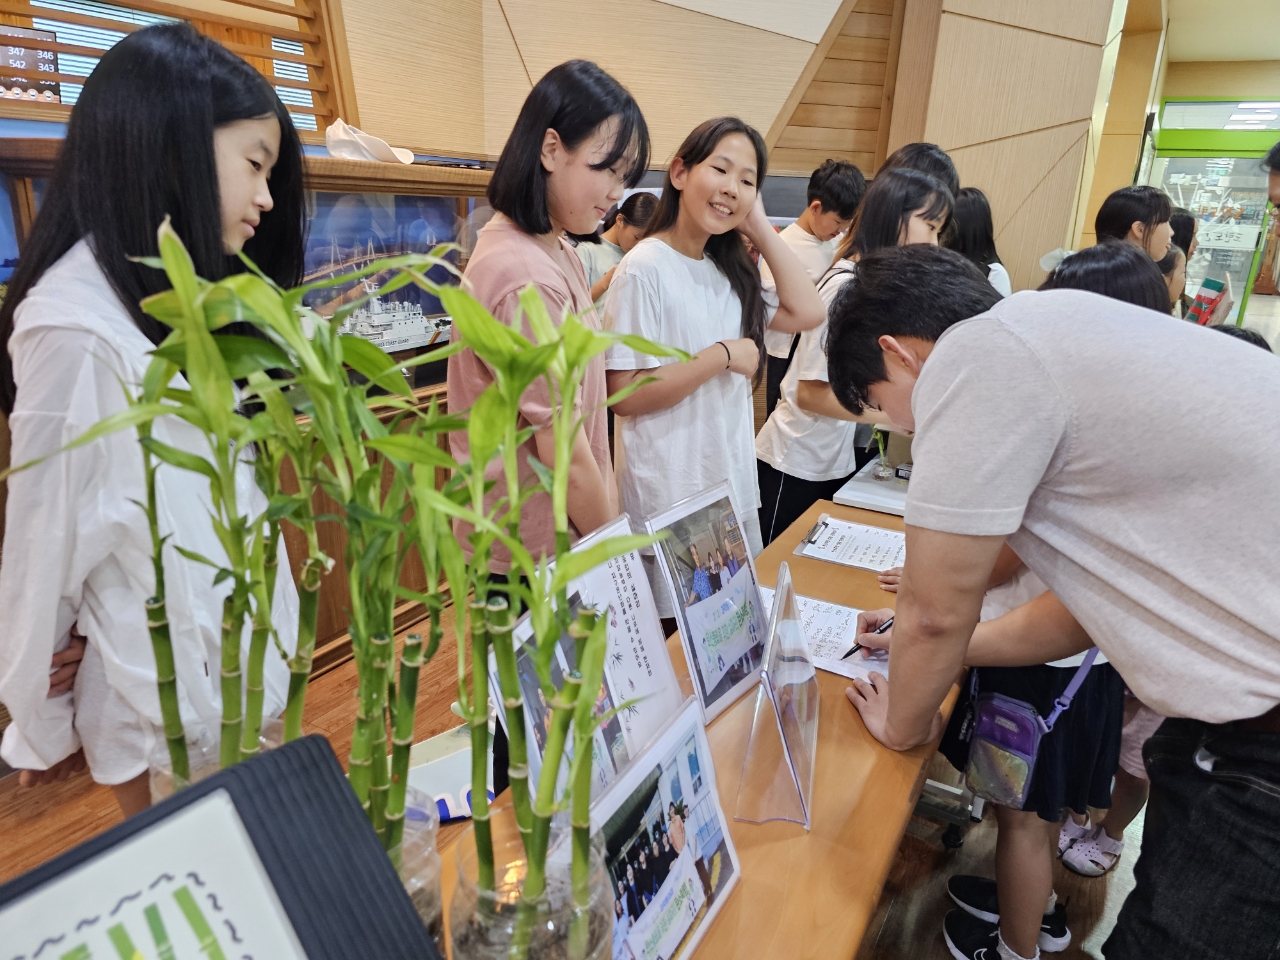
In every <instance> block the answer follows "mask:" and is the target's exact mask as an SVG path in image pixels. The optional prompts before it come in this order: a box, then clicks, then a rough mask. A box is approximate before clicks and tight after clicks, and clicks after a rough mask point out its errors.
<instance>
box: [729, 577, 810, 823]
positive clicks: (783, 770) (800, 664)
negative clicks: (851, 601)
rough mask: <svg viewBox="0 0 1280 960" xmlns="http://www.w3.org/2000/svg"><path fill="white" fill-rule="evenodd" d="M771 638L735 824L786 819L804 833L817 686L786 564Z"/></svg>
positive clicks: (776, 598)
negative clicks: (801, 828) (739, 821)
mask: <svg viewBox="0 0 1280 960" xmlns="http://www.w3.org/2000/svg"><path fill="white" fill-rule="evenodd" d="M768 638H769V639H768V645H767V646H766V649H765V657H764V670H763V671H762V673H761V676H760V686H759V687H758V688H757V690H756V703H755V711H754V713H753V716H752V720H751V736H750V739H749V740H748V741H747V752H746V756H745V757H744V758H743V761H742V777H741V779H740V780H739V783H738V799H737V806H736V809H735V811H734V819H735V820H741V821H743V822H746V823H766V822H768V821H770V820H786V821H790V822H792V823H800V824H803V825H804V828H805V829H806V830H808V829H809V828H810V827H811V825H812V815H813V806H812V798H813V771H814V767H815V764H816V762H817V751H818V707H819V693H818V680H817V673H816V670H815V668H814V665H813V660H812V658H811V657H810V655H809V648H808V644H807V642H806V641H805V636H804V625H803V622H802V621H801V619H800V610H799V604H798V603H797V601H796V593H795V589H794V587H793V586H792V583H791V571H790V569H789V568H788V566H787V564H786V563H783V564H782V566H781V567H780V568H779V570H778V587H777V592H776V594H775V596H774V603H773V609H772V611H771V612H770V615H769V632H768Z"/></svg>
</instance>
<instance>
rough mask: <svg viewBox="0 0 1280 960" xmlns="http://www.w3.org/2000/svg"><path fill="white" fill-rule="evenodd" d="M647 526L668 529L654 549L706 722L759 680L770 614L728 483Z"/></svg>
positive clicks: (658, 516)
mask: <svg viewBox="0 0 1280 960" xmlns="http://www.w3.org/2000/svg"><path fill="white" fill-rule="evenodd" d="M645 530H647V531H648V532H649V533H658V532H659V531H661V530H668V531H670V535H669V536H668V537H667V538H666V539H665V540H662V541H661V542H660V543H658V544H657V545H656V546H655V547H654V551H655V552H656V553H657V555H658V562H659V563H660V564H661V565H662V573H663V576H664V577H665V578H666V581H667V588H668V589H669V590H670V591H671V602H672V606H673V607H674V608H675V611H676V619H677V622H678V623H679V625H680V642H681V644H682V645H683V646H684V654H685V658H686V659H687V660H688V661H689V674H690V676H691V677H692V678H693V688H694V692H695V693H696V694H697V697H698V704H699V706H700V707H701V708H702V717H703V721H704V722H705V723H710V722H711V721H712V720H714V719H715V718H716V717H717V716H719V715H720V714H721V713H722V712H724V710H725V708H727V707H728V706H729V705H730V704H731V703H733V702H734V701H735V700H737V699H738V698H739V697H740V696H742V695H743V694H744V693H746V692H747V691H748V690H750V689H751V688H752V687H753V686H755V682H756V680H758V679H759V677H760V666H761V663H762V662H763V657H764V642H765V628H766V626H767V620H768V618H767V614H766V613H765V608H764V603H763V601H762V600H761V597H760V581H759V578H758V577H757V576H756V568H755V563H754V562H753V561H752V559H751V551H750V550H749V549H747V543H746V540H745V538H744V537H743V535H742V527H741V526H740V525H739V523H738V514H737V512H736V511H735V510H734V508H733V503H732V501H731V499H730V496H729V485H728V484H727V483H722V484H720V485H719V486H718V487H714V488H713V489H711V490H707V491H705V492H703V493H700V494H698V495H697V496H696V497H690V498H689V499H687V500H683V501H681V502H680V503H677V504H676V505H675V506H674V507H672V508H671V509H669V510H666V511H664V512H662V513H659V514H655V515H654V516H652V517H650V518H649V519H648V520H646V521H645Z"/></svg>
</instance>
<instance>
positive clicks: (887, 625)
mask: <svg viewBox="0 0 1280 960" xmlns="http://www.w3.org/2000/svg"><path fill="white" fill-rule="evenodd" d="M892 626H893V617H890V618H889V619H888V620H886V621H885V622H884V623H882V624H880V626H878V627H876V628H875V629H874V630H872V631H871V632H872V633H884V632H885V631H886V630H888V629H889V628H890V627H892ZM861 649H862V644H860V643H855V644H854V645H853V646H852V647H850V648H849V652H848V653H846V654H845V655H844V656H843V657H841V658H840V659H841V660H848V659H849V658H850V657H852V656H853V655H854V654H855V653H857V652H858V651H859V650H861Z"/></svg>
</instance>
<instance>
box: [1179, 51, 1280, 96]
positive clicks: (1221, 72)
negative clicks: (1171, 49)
mask: <svg viewBox="0 0 1280 960" xmlns="http://www.w3.org/2000/svg"><path fill="white" fill-rule="evenodd" d="M1277 94H1280V59H1276V60H1236V61H1230V60H1186V61H1176V60H1171V61H1170V62H1169V68H1168V70H1166V71H1165V75H1164V89H1163V91H1162V93H1161V95H1162V96H1164V97H1166V98H1168V99H1171V100H1176V99H1178V98H1179V97H1222V98H1223V99H1224V100H1230V99H1232V98H1233V97H1240V98H1241V99H1242V100H1243V99H1250V100H1274V99H1276V96H1277Z"/></svg>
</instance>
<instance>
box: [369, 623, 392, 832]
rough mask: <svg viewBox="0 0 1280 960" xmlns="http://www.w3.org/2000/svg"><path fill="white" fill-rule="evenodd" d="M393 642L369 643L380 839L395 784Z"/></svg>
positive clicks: (373, 787) (372, 785)
mask: <svg viewBox="0 0 1280 960" xmlns="http://www.w3.org/2000/svg"><path fill="white" fill-rule="evenodd" d="M391 652H392V651H391V638H390V637H389V636H387V635H386V634H384V633H380V634H376V635H375V636H374V637H373V638H372V639H371V640H370V641H369V669H370V673H371V674H372V678H371V679H372V683H371V684H370V685H369V686H370V693H371V698H370V703H369V720H370V740H369V819H370V821H371V822H372V823H373V829H374V831H375V832H376V833H377V834H378V836H379V837H381V836H383V832H384V828H385V827H386V814H387V792H388V791H389V790H390V788H391V780H390V777H389V775H388V772H387V670H388V668H389V666H390V665H391V662H392V659H391Z"/></svg>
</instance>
